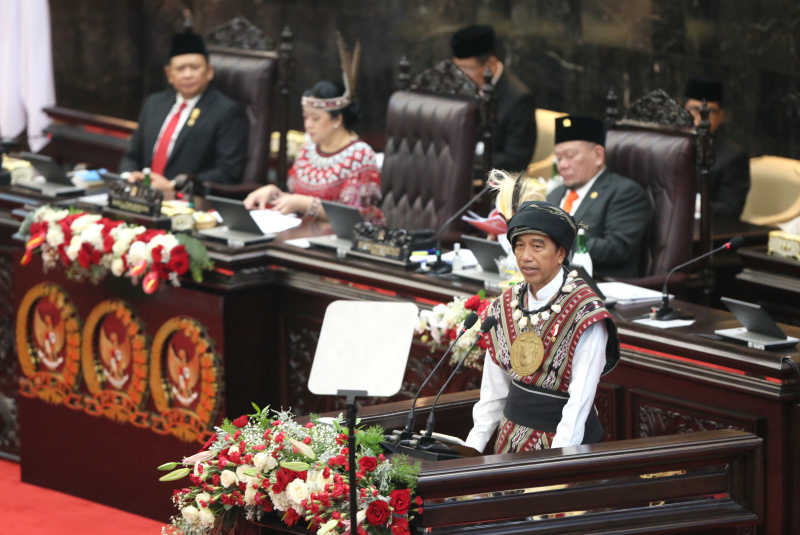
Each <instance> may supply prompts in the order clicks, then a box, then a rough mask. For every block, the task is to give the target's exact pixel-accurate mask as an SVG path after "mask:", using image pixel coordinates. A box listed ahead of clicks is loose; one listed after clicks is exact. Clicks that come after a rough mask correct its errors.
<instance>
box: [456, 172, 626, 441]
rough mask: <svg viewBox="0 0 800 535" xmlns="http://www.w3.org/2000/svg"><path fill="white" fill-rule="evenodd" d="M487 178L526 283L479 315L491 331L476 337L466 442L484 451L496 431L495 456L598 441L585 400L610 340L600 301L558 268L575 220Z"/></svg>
mask: <svg viewBox="0 0 800 535" xmlns="http://www.w3.org/2000/svg"><path fill="white" fill-rule="evenodd" d="M523 180H524V179H523ZM494 182H495V183H497V184H498V187H499V188H500V189H501V191H500V194H499V195H498V202H497V207H498V210H499V211H500V212H501V213H503V215H504V216H505V217H506V218H507V220H508V234H507V236H508V240H509V242H510V243H511V245H512V248H513V250H514V254H515V256H516V259H517V265H518V266H519V269H520V272H521V273H522V277H523V279H524V280H525V282H524V283H523V284H518V285H515V286H513V287H512V288H510V289H508V290H506V291H505V292H504V293H503V295H502V296H501V297H499V298H498V299H497V300H496V301H495V302H494V303H493V304H492V305H491V306H490V307H488V308H487V309H486V311H485V312H484V314H483V315H484V316H488V315H492V316H493V317H494V318H495V320H496V321H497V328H496V329H495V330H493V331H492V332H491V333H489V334H487V335H485V336H486V338H485V340H486V342H487V351H486V358H485V361H484V366H483V377H482V382H481V394H480V400H479V401H478V403H477V404H476V405H475V407H474V409H473V413H472V414H473V422H474V427H473V428H472V431H470V434H469V436H468V437H467V440H466V442H467V444H468V445H469V446H471V447H473V448H475V449H476V450H478V451H483V449H484V448H485V446H486V443H487V442H488V441H489V438H490V437H491V436H492V434H493V433H494V431H495V429H498V437H497V441H496V443H495V446H494V451H495V453H507V452H515V451H528V450H532V449H545V448H560V447H565V446H575V445H578V444H588V443H592V442H598V441H600V439H601V438H602V433H603V432H602V426H600V423H599V421H598V419H597V414H596V411H595V410H594V407H593V404H594V396H595V392H596V390H597V384H598V382H599V380H600V376H601V375H602V374H604V373H607V372H608V371H610V370H611V369H612V368H613V367H614V365H616V363H617V361H618V360H619V338H618V337H617V329H616V325H615V323H614V321H613V319H612V318H611V315H610V314H609V312H608V311H607V310H606V308H605V306H604V304H603V301H602V300H601V299H600V298H599V297H598V296H597V294H595V292H594V291H592V289H591V288H590V287H589V285H588V284H586V282H585V281H583V280H582V279H580V278H577V274H576V273H575V272H570V270H569V269H568V268H567V267H565V264H568V262H567V260H566V257H567V254H568V252H569V251H570V250H571V248H572V244H573V242H574V241H575V237H576V236H577V234H578V224H576V223H575V220H574V219H573V218H572V216H570V215H569V214H568V213H566V212H565V211H564V210H562V209H561V208H559V207H558V206H556V205H554V204H550V203H548V202H545V201H542V200H536V201H525V202H520V199H523V200H524V198H525V192H524V191H520V189H521V188H520V185H519V184H517V185H516V187H515V184H514V180H513V179H511V181H510V184H509V181H508V180H506V181H502V180H497V179H496V178H495V179H494ZM518 182H519V181H518ZM520 184H521V182H520ZM509 185H510V187H509ZM523 189H524V188H523ZM504 190H505V192H507V195H504V194H503V193H504ZM540 198H541V197H540ZM482 319H483V318H482Z"/></svg>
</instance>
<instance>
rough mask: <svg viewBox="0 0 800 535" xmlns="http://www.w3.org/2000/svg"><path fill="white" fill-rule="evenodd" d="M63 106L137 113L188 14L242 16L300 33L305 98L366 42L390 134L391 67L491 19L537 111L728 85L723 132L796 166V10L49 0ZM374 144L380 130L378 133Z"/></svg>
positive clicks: (688, 4) (456, 1)
mask: <svg viewBox="0 0 800 535" xmlns="http://www.w3.org/2000/svg"><path fill="white" fill-rule="evenodd" d="M50 5H51V17H52V27H53V57H54V64H55V76H56V94H57V100H58V104H59V105H61V106H66V107H69V108H75V109H80V110H84V111H89V112H95V113H102V114H106V115H112V116H117V117H123V118H127V119H135V118H136V116H137V114H138V111H139V106H140V104H141V102H142V99H143V98H144V96H145V95H146V94H148V93H150V92H153V91H156V90H159V89H161V88H163V86H164V83H165V82H164V76H163V71H162V65H163V63H164V61H163V59H164V54H165V51H166V49H167V47H168V41H169V37H170V35H171V34H172V33H173V32H175V31H176V30H177V29H179V28H180V24H181V21H182V20H183V15H182V10H183V9H186V8H188V9H190V10H191V12H192V14H193V17H194V21H195V27H196V29H197V31H199V32H206V31H208V30H209V29H211V28H213V27H215V26H217V25H219V24H222V23H223V22H225V21H227V20H229V19H231V18H233V17H234V16H237V15H238V16H244V17H245V18H247V19H248V20H250V21H251V22H252V23H254V24H255V25H256V26H258V27H259V28H261V29H262V30H263V31H264V32H266V33H267V34H268V35H270V36H273V37H274V38H276V39H277V38H278V36H279V34H280V31H281V29H282V28H283V27H285V26H287V25H288V26H289V27H290V28H291V29H292V31H293V32H294V34H295V56H296V58H297V66H298V69H297V76H296V84H295V98H294V99H293V100H294V101H295V102H298V106H297V107H296V108H295V109H293V110H292V122H293V127H294V128H296V129H301V126H302V122H301V120H300V109H299V95H300V93H301V92H302V90H304V89H306V88H308V87H310V86H311V85H313V83H314V82H315V81H316V80H318V79H322V78H329V79H337V78H339V77H340V74H339V73H340V71H339V66H338V56H337V53H336V47H335V44H334V34H335V31H336V30H337V29H338V30H340V31H341V32H342V33H343V35H344V36H345V39H346V40H347V41H348V42H349V43H351V44H352V43H353V42H354V41H355V40H356V38H358V39H360V40H361V43H362V48H363V54H362V62H361V70H360V76H359V82H358V96H359V98H360V102H361V104H362V106H363V109H364V117H363V119H364V120H363V123H362V126H361V127H360V129H359V130H360V131H361V132H362V133H375V132H380V131H381V130H382V129H383V124H384V119H385V109H386V103H387V101H388V98H389V95H390V94H391V92H392V90H393V84H394V80H395V76H396V73H397V68H396V65H397V61H398V60H399V58H400V56H401V55H402V54H406V55H407V56H408V58H409V59H410V61H411V64H412V73H414V72H417V71H419V70H422V69H423V68H426V67H428V66H431V65H433V64H434V63H435V62H436V61H438V60H439V59H441V58H445V57H449V55H450V52H449V45H448V43H449V36H450V34H451V33H452V32H453V31H455V30H456V29H458V28H459V27H461V26H464V25H467V24H472V23H489V24H493V25H494V27H495V30H496V32H497V33H498V36H499V37H500V43H501V47H502V49H503V52H502V53H503V55H504V57H505V64H506V66H507V67H508V68H510V69H512V70H513V71H514V72H515V73H516V74H517V75H518V76H519V77H520V78H521V79H522V80H523V81H524V82H525V83H527V84H528V86H529V87H530V88H531V89H532V90H533V92H534V94H535V96H536V99H537V106H538V107H541V108H547V109H553V110H559V111H568V112H571V113H580V114H590V115H595V116H598V117H600V116H602V113H603V111H604V109H605V102H604V97H605V94H606V93H607V92H608V90H609V88H614V89H615V90H616V92H617V94H618V95H620V98H621V100H622V101H623V103H628V102H631V101H632V100H635V99H636V98H638V97H640V96H642V95H643V94H645V93H646V92H648V91H650V90H651V89H655V88H661V89H664V90H665V91H667V92H668V93H669V94H670V95H672V96H673V97H681V96H682V89H683V85H684V83H685V80H686V79H687V78H688V77H690V76H693V75H705V76H708V77H715V78H719V79H721V80H723V81H724V82H725V84H726V99H727V105H728V108H729V110H730V112H731V121H730V123H729V125H728V126H727V130H728V133H729V136H730V137H732V138H733V139H735V140H736V141H738V142H739V143H740V144H742V145H743V146H745V147H746V148H747V149H748V150H749V152H750V154H751V155H752V156H755V155H760V154H775V155H781V156H787V157H792V158H798V159H800V129H799V128H798V124H800V59H799V57H800V3H798V2H796V1H795V0H759V1H755V0H339V1H330V0H114V1H113V2H111V1H108V0H51V1H50ZM370 138H372V136H370Z"/></svg>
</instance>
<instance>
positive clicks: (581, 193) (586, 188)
mask: <svg viewBox="0 0 800 535" xmlns="http://www.w3.org/2000/svg"><path fill="white" fill-rule="evenodd" d="M605 170H606V168H605V166H603V168H602V169H600V170H599V171H598V172H597V174H596V175H594V176H593V177H592V179H591V180H590V181H589V182H587V183H586V184H584V185H583V186H581V187H579V188H578V189H576V190H575V193H577V194H578V198H577V199H575V200H574V201H572V210H570V211H569V215H575V212H577V211H578V206H580V205H581V201H582V200H583V199H584V198H585V197H586V196H587V195H588V194H589V192H590V191H592V188H593V187H594V183H595V182H597V178H598V177H599V176H600V174H601V173H602V172H603V171H605ZM567 194H569V189H567V190H566V191H565V192H564V196H563V197H562V198H561V201H560V202H559V203H558V206H559V207H560V208H564V203H565V202H566V201H567Z"/></svg>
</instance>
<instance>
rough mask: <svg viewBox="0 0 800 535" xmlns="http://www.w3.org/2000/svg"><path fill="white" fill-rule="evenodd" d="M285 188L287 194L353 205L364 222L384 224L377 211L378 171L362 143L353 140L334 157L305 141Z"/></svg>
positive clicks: (369, 152) (379, 191) (368, 148)
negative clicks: (297, 194)
mask: <svg viewBox="0 0 800 535" xmlns="http://www.w3.org/2000/svg"><path fill="white" fill-rule="evenodd" d="M287 186H288V189H289V192H290V193H299V194H301V195H311V196H313V197H318V198H319V199H322V200H324V201H339V202H341V203H342V204H347V205H349V206H356V207H358V208H359V210H360V211H361V215H362V216H363V217H364V219H365V220H366V221H369V222H371V223H376V224H382V223H383V222H384V219H383V214H382V213H381V211H380V209H379V208H378V205H379V204H380V201H381V174H380V170H379V169H378V166H377V164H376V161H375V152H374V151H373V150H372V148H371V147H370V146H369V145H367V144H366V143H364V142H363V141H353V142H352V143H350V144H349V145H347V146H346V147H344V148H342V149H341V150H339V151H337V152H335V153H333V154H328V153H325V152H322V151H321V150H320V149H319V147H318V146H317V145H316V144H315V143H313V142H310V141H309V142H307V143H306V144H305V145H303V147H302V148H301V149H300V152H299V153H298V155H297V158H296V159H295V161H294V164H293V165H292V168H291V169H289V177H288V184H287Z"/></svg>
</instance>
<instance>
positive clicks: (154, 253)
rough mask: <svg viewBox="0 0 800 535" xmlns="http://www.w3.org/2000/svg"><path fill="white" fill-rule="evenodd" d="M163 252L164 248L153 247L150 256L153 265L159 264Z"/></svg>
mask: <svg viewBox="0 0 800 535" xmlns="http://www.w3.org/2000/svg"><path fill="white" fill-rule="evenodd" d="M163 251H164V246H163V245H159V246H157V247H153V251H152V252H151V253H150V255H151V256H152V257H153V263H155V264H158V263H159V262H161V253H162V252H163Z"/></svg>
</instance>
